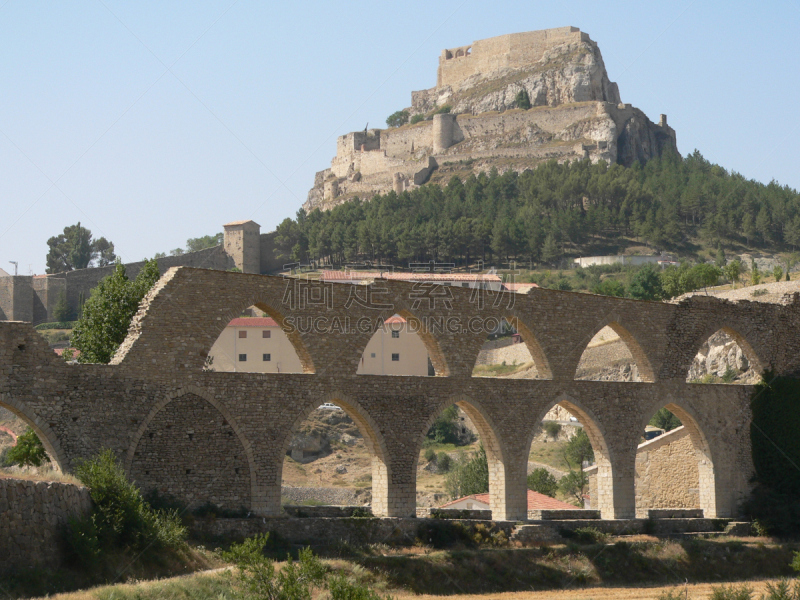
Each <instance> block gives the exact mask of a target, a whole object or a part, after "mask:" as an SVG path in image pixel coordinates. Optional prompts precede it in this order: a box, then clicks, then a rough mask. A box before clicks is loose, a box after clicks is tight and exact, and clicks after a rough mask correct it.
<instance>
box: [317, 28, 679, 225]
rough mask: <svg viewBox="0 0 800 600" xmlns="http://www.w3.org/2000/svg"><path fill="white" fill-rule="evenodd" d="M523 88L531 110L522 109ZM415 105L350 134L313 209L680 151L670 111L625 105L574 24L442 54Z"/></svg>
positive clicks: (320, 184) (324, 174) (594, 48)
mask: <svg viewBox="0 0 800 600" xmlns="http://www.w3.org/2000/svg"><path fill="white" fill-rule="evenodd" d="M522 91H524V92H526V93H527V96H528V98H529V100H530V108H527V107H520V106H518V101H517V96H518V95H519V94H520V92H522ZM407 111H408V113H409V114H410V115H411V116H414V117H416V119H415V120H416V121H417V122H416V123H414V124H413V125H412V124H407V125H404V126H402V127H396V128H391V129H384V130H381V129H373V130H369V131H366V132H355V133H349V134H347V135H344V136H341V137H340V138H339V139H338V140H337V152H336V156H335V157H334V159H333V160H332V161H331V168H330V169H325V170H323V171H320V172H318V173H317V175H316V177H315V181H314V187H313V188H312V189H311V191H310V192H309V194H308V200H307V202H306V203H305V204H304V208H305V209H306V210H312V209H314V208H321V209H328V208H331V207H333V206H336V205H337V204H341V203H342V202H345V201H347V200H350V199H352V198H354V197H361V198H363V199H369V198H370V197H372V196H373V195H374V194H378V193H385V192H388V191H390V190H394V191H395V192H397V193H402V192H403V191H406V190H409V189H412V188H414V187H416V186H419V185H422V184H424V183H426V182H428V181H430V180H433V181H446V180H447V179H449V177H451V176H452V175H458V176H467V175H469V173H474V172H478V171H488V170H490V169H492V168H497V169H498V171H500V172H504V171H508V170H516V171H523V170H525V169H529V168H531V167H533V166H535V165H536V164H537V163H540V162H543V161H547V160H552V159H555V160H558V161H561V162H563V161H569V160H583V159H589V160H592V161H593V162H597V161H600V160H603V161H606V162H609V163H614V162H617V163H620V164H622V165H625V166H630V165H631V164H633V163H634V162H635V161H639V162H642V163H644V162H646V161H648V160H650V159H651V158H653V157H656V156H660V155H661V154H662V153H663V152H664V151H666V150H667V149H669V148H671V149H673V150H675V151H677V146H676V136H675V131H674V130H673V129H672V128H671V127H669V126H668V125H667V123H666V117H665V116H664V115H662V116H661V119H660V120H659V123H657V124H656V123H653V122H652V121H651V120H650V119H649V118H647V116H646V115H645V114H644V113H643V112H642V111H640V110H639V109H636V108H634V107H632V106H631V105H630V104H622V103H621V101H620V96H619V90H618V88H617V84H616V83H614V82H612V81H611V80H610V79H609V78H608V74H607V72H606V68H605V64H604V63H603V57H602V55H601V53H600V48H599V47H598V45H597V44H596V43H595V42H593V41H592V40H591V39H590V38H589V36H588V35H587V34H586V33H583V32H581V31H580V30H578V29H576V28H574V27H562V28H559V29H550V30H543V31H534V32H528V33H519V34H511V35H507V36H500V37H498V38H490V39H488V40H479V41H477V42H474V43H473V44H471V45H469V46H464V47H462V48H454V49H448V50H444V51H442V55H441V57H440V59H439V70H438V73H437V86H436V87H433V88H431V89H428V90H422V91H417V92H412V104H411V107H410V108H408V109H407ZM465 164H466V165H469V166H468V167H466V168H465V167H464V165H465Z"/></svg>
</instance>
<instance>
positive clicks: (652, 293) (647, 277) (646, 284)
mask: <svg viewBox="0 0 800 600" xmlns="http://www.w3.org/2000/svg"><path fill="white" fill-rule="evenodd" d="M628 293H629V294H630V295H631V298H636V299H637V300H661V298H663V296H664V290H663V289H662V287H661V278H660V277H659V272H658V267H656V266H655V265H652V264H647V265H644V266H642V268H640V269H639V270H638V271H637V272H636V275H634V276H633V279H632V280H631V285H630V287H629V288H628Z"/></svg>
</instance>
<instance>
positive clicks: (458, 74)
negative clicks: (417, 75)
mask: <svg viewBox="0 0 800 600" xmlns="http://www.w3.org/2000/svg"><path fill="white" fill-rule="evenodd" d="M570 41H575V42H580V41H584V42H590V41H591V40H590V39H589V34H587V33H583V32H582V31H581V30H580V29H578V28H577V27H558V28H555V29H541V30H539V31H528V32H525V33H511V34H508V35H500V36H497V37H493V38H487V39H485V40H478V41H476V42H473V43H472V44H470V45H468V46H461V47H460V48H450V49H446V50H442V54H441V56H439V69H438V71H437V75H436V87H443V86H447V85H449V86H453V87H456V86H458V85H459V84H461V83H462V82H464V81H465V80H467V79H468V78H470V77H473V76H476V75H480V76H481V77H483V78H491V75H492V74H493V73H495V72H498V71H503V70H508V69H513V70H519V69H524V68H526V67H530V66H531V65H533V64H534V63H536V62H538V61H540V60H541V59H542V56H543V55H544V53H545V51H546V50H547V49H548V48H551V47H553V46H556V45H558V44H563V43H565V42H570Z"/></svg>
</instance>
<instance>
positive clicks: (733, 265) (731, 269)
mask: <svg viewBox="0 0 800 600" xmlns="http://www.w3.org/2000/svg"><path fill="white" fill-rule="evenodd" d="M723 271H724V272H725V277H726V278H727V279H728V281H730V282H731V283H732V284H733V287H736V284H737V283H739V275H741V273H742V261H740V260H739V259H738V258H737V259H736V260H732V261H731V262H729V263H728V264H727V265H725V267H724V269H723Z"/></svg>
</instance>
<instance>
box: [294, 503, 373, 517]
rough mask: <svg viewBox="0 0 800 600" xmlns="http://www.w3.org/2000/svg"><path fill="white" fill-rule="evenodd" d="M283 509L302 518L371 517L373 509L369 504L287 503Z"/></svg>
mask: <svg viewBox="0 0 800 600" xmlns="http://www.w3.org/2000/svg"><path fill="white" fill-rule="evenodd" d="M283 510H284V511H285V512H286V514H287V515H289V516H290V517H297V518H300V519H313V518H320V517H322V518H328V519H333V518H338V519H341V518H347V517H353V516H356V517H371V516H373V515H372V509H371V508H370V507H369V506H294V505H285V506H284V507H283Z"/></svg>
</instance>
